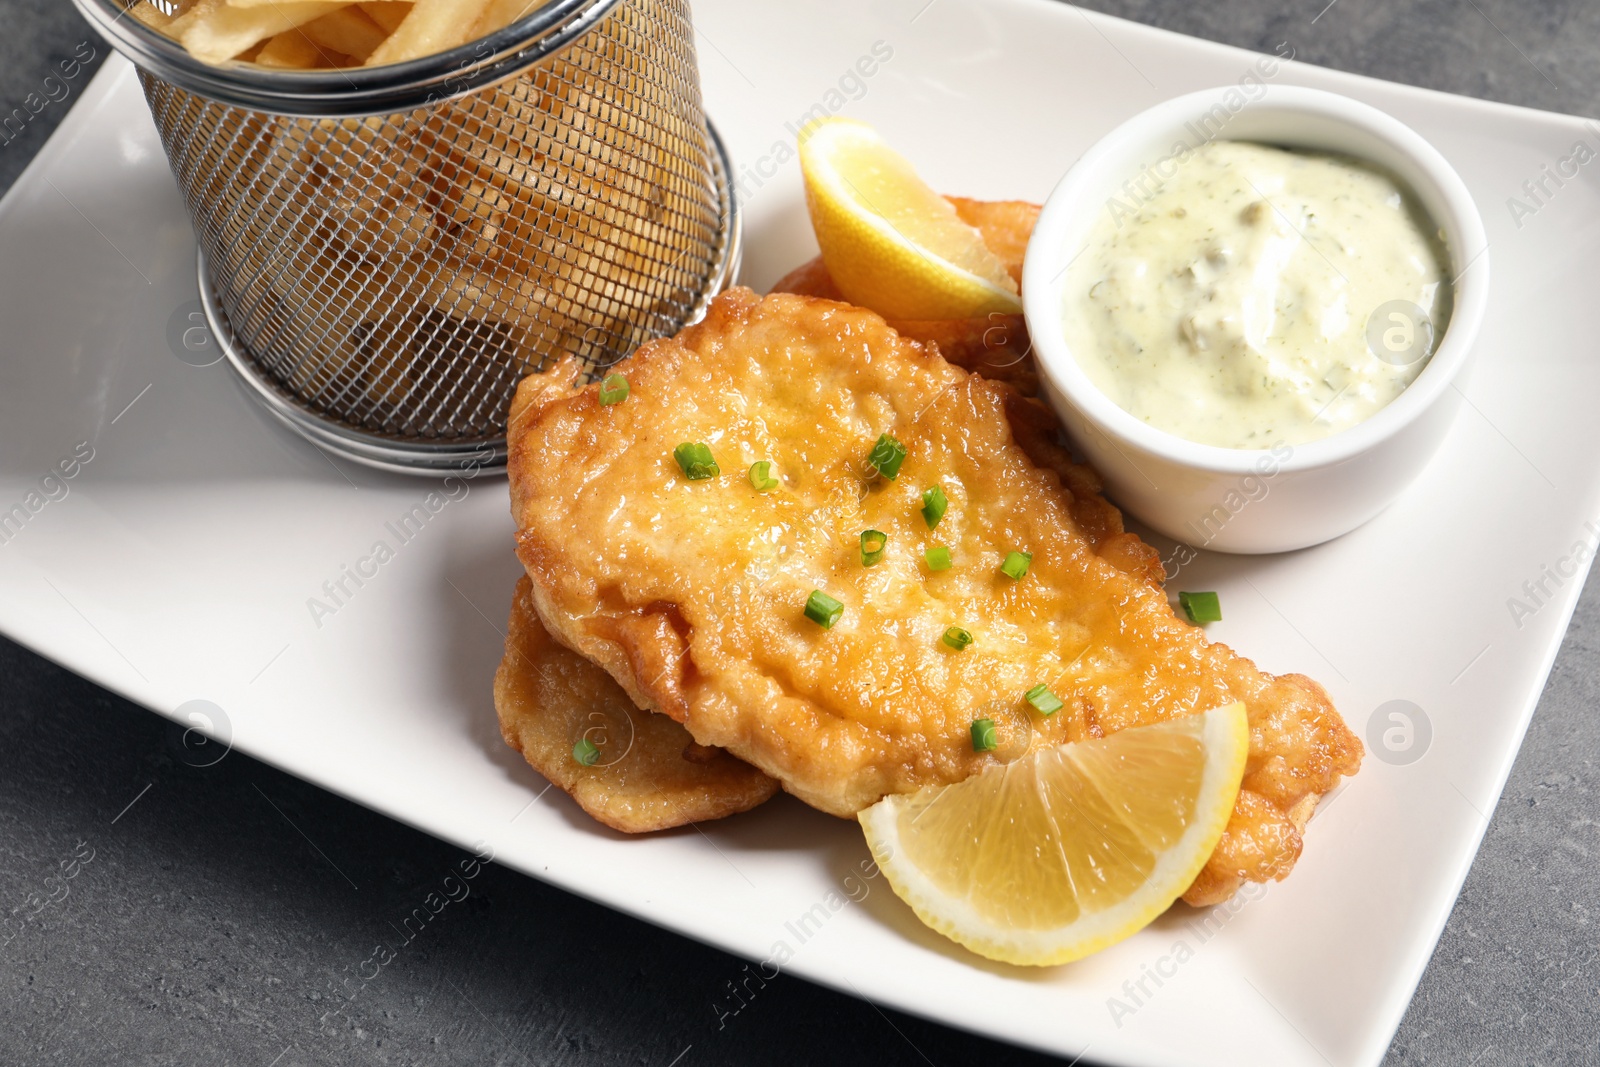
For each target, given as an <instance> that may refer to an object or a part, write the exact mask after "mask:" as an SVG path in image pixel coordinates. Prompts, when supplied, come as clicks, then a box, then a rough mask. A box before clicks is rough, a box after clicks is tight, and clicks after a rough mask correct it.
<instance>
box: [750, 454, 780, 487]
mask: <svg viewBox="0 0 1600 1067" xmlns="http://www.w3.org/2000/svg"><path fill="white" fill-rule="evenodd" d="M750 484H751V485H753V486H755V489H756V492H758V493H765V492H766V491H767V490H768V489H776V488H778V479H776V478H774V477H773V476H772V464H771V462H769V461H768V460H764V459H758V460H756V461H755V462H754V463H752V464H750Z"/></svg>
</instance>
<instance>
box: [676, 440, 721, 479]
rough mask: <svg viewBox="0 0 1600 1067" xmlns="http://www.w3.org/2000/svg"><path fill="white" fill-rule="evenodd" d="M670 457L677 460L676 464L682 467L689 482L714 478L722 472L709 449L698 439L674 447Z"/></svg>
mask: <svg viewBox="0 0 1600 1067" xmlns="http://www.w3.org/2000/svg"><path fill="white" fill-rule="evenodd" d="M672 458H673V459H675V460H677V461H678V466H680V467H682V468H683V476H684V477H685V478H687V479H689V480H690V481H691V482H698V481H703V480H704V479H706V478H715V477H716V476H717V475H719V474H721V473H722V468H721V467H719V466H717V461H716V460H715V459H714V458H712V455H711V449H710V448H709V447H708V446H706V445H703V444H700V443H699V442H698V441H685V442H684V443H683V444H681V445H679V446H678V447H677V448H674V449H673V450H672Z"/></svg>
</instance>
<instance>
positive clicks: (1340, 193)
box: [1064, 141, 1451, 448]
mask: <svg viewBox="0 0 1600 1067" xmlns="http://www.w3.org/2000/svg"><path fill="white" fill-rule="evenodd" d="M1156 175H1159V176H1160V177H1159V178H1158V177H1156ZM1125 193H1126V194H1128V195H1126V196H1121V197H1117V198H1114V199H1113V200H1112V201H1111V202H1110V203H1109V204H1108V206H1107V210H1106V211H1105V212H1104V213H1103V214H1102V216H1101V218H1100V220H1099V222H1097V223H1096V225H1095V227H1094V229H1093V230H1092V231H1091V233H1090V235H1089V238H1088V241H1087V243H1086V244H1085V246H1084V251H1083V252H1082V253H1081V254H1080V255H1079V256H1078V258H1077V259H1076V260H1074V261H1073V263H1072V264H1071V265H1070V266H1069V267H1068V271H1067V282H1066V289H1065V294H1066V296H1065V308H1064V315H1065V323H1064V325H1065V327H1066V339H1067V342H1068V344H1069V345H1070V346H1071V348H1072V351H1073V354H1074V356H1075V357H1076V358H1077V360H1078V363H1079V364H1080V365H1081V366H1082V367H1083V369H1084V371H1085V373H1087V374H1088V376H1089V378H1090V379H1091V380H1092V381H1093V382H1094V383H1095V385H1097V386H1098V387H1099V388H1100V389H1101V390H1102V391H1103V392H1104V393H1105V394H1106V395H1107V396H1109V397H1110V398H1111V399H1112V400H1113V401H1115V402H1116V403H1117V404H1118V405H1119V406H1120V407H1122V408H1123V409H1124V410H1126V411H1128V412H1131V413H1132V414H1133V415H1135V416H1137V417H1138V418H1140V419H1142V420H1144V421H1145V422H1146V423H1149V424H1150V425H1152V426H1155V427H1157V428H1159V429H1162V430H1166V431H1168V432H1170V433H1174V434H1177V435H1179V436H1180V437H1185V438H1188V439H1189V440H1191V441H1198V442H1201V443H1204V444H1212V445H1221V446H1223V447H1226V448H1270V447H1272V446H1274V445H1285V444H1287V445H1295V444H1300V443H1303V442H1306V441H1314V440H1317V439H1318V438H1322V437H1326V436H1328V435H1329V434H1332V433H1335V432H1337V431H1339V430H1343V429H1346V428H1348V427H1350V426H1354V425H1355V424H1357V423H1359V422H1361V421H1362V420H1364V419H1366V418H1368V417H1370V416H1371V415H1372V414H1373V413H1374V412H1376V411H1378V410H1380V409H1381V408H1383V407H1384V406H1385V405H1386V404H1388V403H1389V402H1390V401H1392V400H1394V398H1395V397H1397V396H1399V395H1400V393H1401V392H1402V391H1403V390H1404V389H1405V388H1406V386H1408V385H1410V384H1411V383H1412V382H1413V381H1414V380H1416V377H1417V375H1418V374H1420V373H1421V372H1422V368H1423V367H1424V366H1426V364H1427V362H1428V358H1429V357H1430V356H1431V355H1432V349H1433V346H1434V344H1435V343H1436V342H1437V338H1439V337H1440V336H1442V334H1443V333H1444V328H1445V325H1446V322H1447V320H1448V317H1449V314H1450V303H1451V290H1450V283H1449V280H1448V278H1447V277H1446V274H1445V272H1444V268H1443V266H1442V264H1444V263H1445V262H1446V259H1445V256H1444V253H1443V248H1442V246H1441V235H1440V234H1439V231H1438V230H1437V228H1435V227H1434V226H1432V225H1431V224H1429V223H1427V222H1426V221H1425V216H1424V215H1423V214H1422V212H1421V210H1420V208H1418V207H1417V206H1416V205H1415V204H1414V203H1413V202H1412V200H1411V198H1410V196H1409V195H1408V194H1406V193H1405V192H1403V191H1402V190H1401V188H1400V187H1399V186H1398V185H1396V183H1395V182H1394V181H1393V180H1392V179H1391V178H1389V177H1387V176H1386V175H1384V174H1382V173H1380V172H1379V171H1377V170H1375V169H1373V168H1371V167H1368V166H1366V165H1364V164H1362V163H1359V162H1356V161H1354V160H1349V159H1344V158H1340V157H1335V156H1326V155H1316V154H1311V153H1305V152H1292V151H1286V150H1284V149H1280V148H1271V147H1268V146H1266V145H1259V144H1249V143H1245V142H1238V141H1215V142H1211V143H1209V144H1205V145H1202V146H1201V147H1199V148H1197V149H1193V150H1191V151H1190V152H1188V153H1187V154H1185V155H1183V156H1174V157H1171V158H1169V159H1168V160H1166V161H1164V165H1158V166H1157V167H1155V168H1150V169H1147V170H1146V171H1145V172H1144V175H1143V181H1142V184H1134V183H1130V186H1129V187H1128V188H1127V189H1125ZM1418 309H1420V312H1419V311H1418ZM1419 320H1420V321H1419ZM1380 354H1381V355H1382V358H1380Z"/></svg>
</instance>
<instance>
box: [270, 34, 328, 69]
mask: <svg viewBox="0 0 1600 1067" xmlns="http://www.w3.org/2000/svg"><path fill="white" fill-rule="evenodd" d="M255 61H256V62H257V63H258V64H260V65H261V66H263V67H270V68H272V69H274V70H314V69H316V68H317V67H326V66H332V65H333V64H332V63H330V62H328V61H327V58H326V57H325V55H324V53H323V52H322V50H321V49H319V48H318V47H317V46H316V44H315V42H313V41H312V40H311V38H309V37H307V36H306V35H305V32H304V31H302V30H285V31H284V32H283V33H280V34H278V35H277V36H276V37H273V38H272V39H271V40H269V41H268V42H267V43H266V44H264V45H262V46H261V51H259V52H257V53H256V60H255Z"/></svg>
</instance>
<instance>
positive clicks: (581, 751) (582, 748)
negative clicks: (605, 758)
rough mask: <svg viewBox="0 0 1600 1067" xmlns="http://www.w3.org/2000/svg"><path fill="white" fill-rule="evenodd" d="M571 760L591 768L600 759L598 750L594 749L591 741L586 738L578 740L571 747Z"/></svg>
mask: <svg viewBox="0 0 1600 1067" xmlns="http://www.w3.org/2000/svg"><path fill="white" fill-rule="evenodd" d="M572 758H573V759H575V760H577V761H578V762H579V763H581V764H583V765H584V766H585V767H593V766H594V764H595V761H596V760H598V759H599V758H600V750H599V749H598V748H595V747H594V742H593V741H591V740H589V739H588V738H587V737H582V738H579V739H578V743H577V744H575V745H573V746H572Z"/></svg>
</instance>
